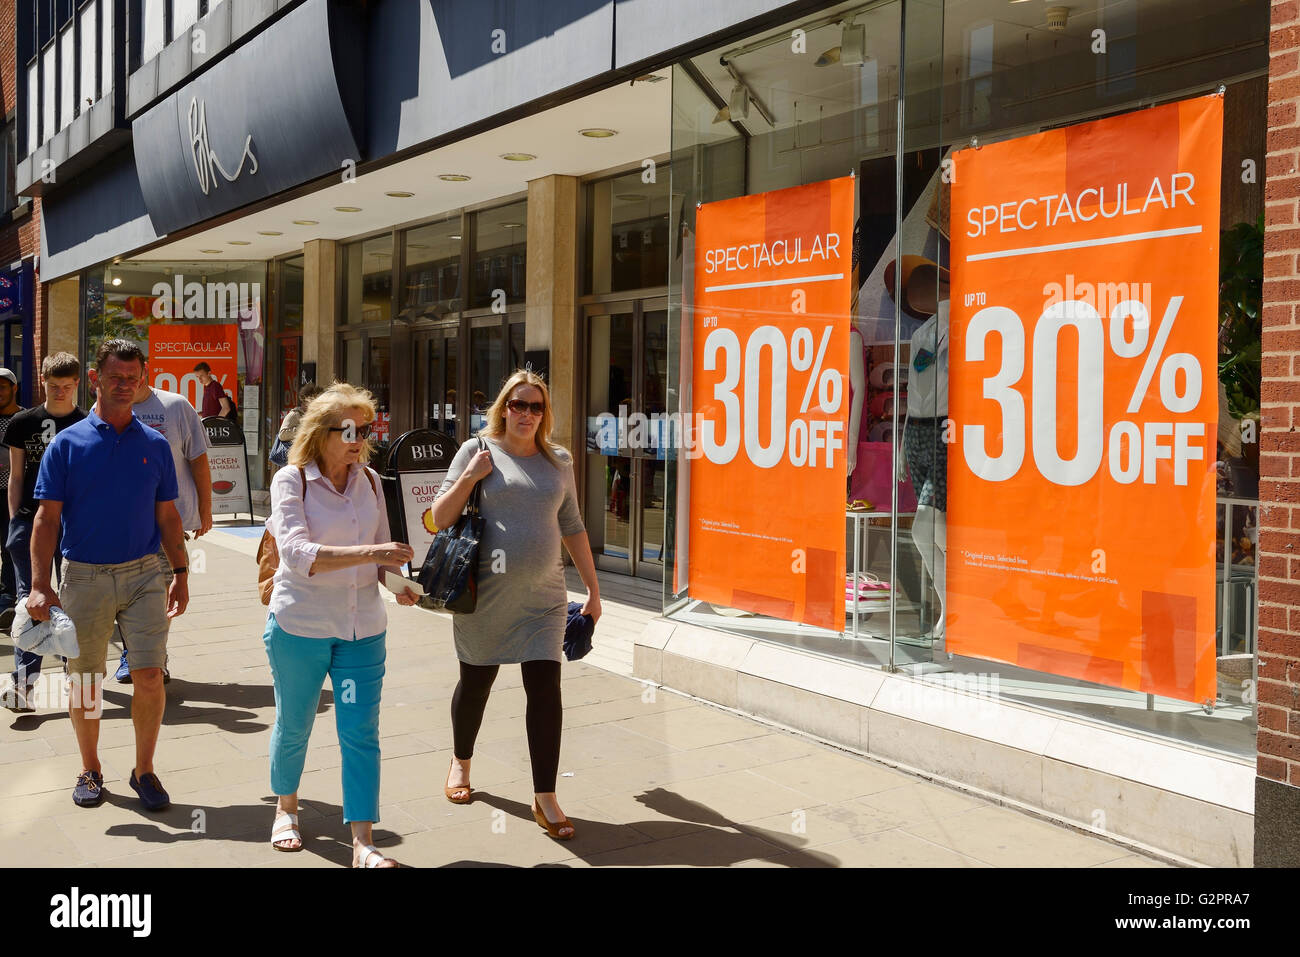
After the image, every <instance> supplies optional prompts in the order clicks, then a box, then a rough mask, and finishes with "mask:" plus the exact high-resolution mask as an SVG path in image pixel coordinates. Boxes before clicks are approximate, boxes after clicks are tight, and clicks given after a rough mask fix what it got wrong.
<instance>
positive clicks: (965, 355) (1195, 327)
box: [946, 96, 1223, 703]
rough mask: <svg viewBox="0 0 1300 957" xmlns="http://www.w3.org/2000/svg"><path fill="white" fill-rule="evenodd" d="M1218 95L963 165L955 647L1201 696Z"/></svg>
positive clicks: (956, 179)
mask: <svg viewBox="0 0 1300 957" xmlns="http://www.w3.org/2000/svg"><path fill="white" fill-rule="evenodd" d="M1222 132H1223V100H1222V99H1221V98H1220V97H1218V96H1210V97H1204V98H1198V99H1193V100H1186V101H1183V102H1180V103H1174V104H1170V105H1167V106H1161V107H1156V108H1153V109H1149V110H1142V111H1139V112H1135V113H1130V114H1127V115H1124V116H1119V117H1113V118H1109V119H1104V120H1098V121H1095V122H1092V123H1084V124H1080V125H1077V126H1072V127H1068V128H1064V129H1059V130H1052V131H1049V132H1046V133H1040V134H1037V135H1033V136H1026V137H1021V138H1019V139H1014V140H1008V141H1005V142H1002V143H995V144H989V145H985V146H981V147H980V148H978V149H963V150H960V151H958V152H957V153H955V154H954V162H953V166H952V170H951V174H952V207H951V208H952V218H951V239H952V280H953V281H952V289H951V300H950V302H951V305H950V324H951V330H950V333H951V346H950V354H951V362H952V365H951V379H950V385H949V412H950V418H951V422H950V426H951V428H949V429H948V430H947V432H948V435H949V439H950V441H951V442H952V443H953V445H952V446H951V448H950V450H949V452H948V509H949V512H948V517H947V544H948V551H947V558H948V561H947V621H946V626H947V627H946V632H947V650H948V651H949V652H952V653H956V654H960V655H971V656H975V657H981V658H988V659H993V660H996V661H1005V662H1011V663H1013V664H1016V665H1019V666H1021V667H1024V668H1030V669H1033V670H1036V671H1044V672H1049V673H1051V674H1056V675H1062V676H1066V677H1071V678H1078V679H1082V680H1085V681H1090V682H1096V683H1099V684H1103V685H1108V686H1113V687H1117V688H1127V689H1132V690H1135V691H1142V692H1148V693H1151V694H1159V695H1167V696H1169V697H1172V698H1178V699H1182V700H1188V701H1196V702H1202V703H1204V702H1212V701H1213V700H1214V699H1215V647H1214V618H1215V610H1214V577H1215V565H1214V563H1215V556H1214V542H1215V527H1214V522H1215V467H1214V463H1215V458H1216V446H1215V436H1216V434H1217V419H1218V414H1219V410H1218V388H1217V386H1218V374H1217V361H1216V359H1217V343H1216V336H1217V317H1218V245H1219V244H1218V236H1219V178H1220V175H1221V172H1220V170H1221V161H1222Z"/></svg>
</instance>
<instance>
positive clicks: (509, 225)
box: [501, 223, 524, 229]
mask: <svg viewBox="0 0 1300 957" xmlns="http://www.w3.org/2000/svg"><path fill="white" fill-rule="evenodd" d="M501 225H502V226H504V227H505V228H506V229H521V228H522V227H523V225H524V224H523V223H502V224H501Z"/></svg>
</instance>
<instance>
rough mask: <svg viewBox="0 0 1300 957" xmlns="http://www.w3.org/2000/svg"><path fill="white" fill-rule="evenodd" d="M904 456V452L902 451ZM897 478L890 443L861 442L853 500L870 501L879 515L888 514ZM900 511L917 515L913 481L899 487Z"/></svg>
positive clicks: (852, 479)
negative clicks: (892, 485)
mask: <svg viewBox="0 0 1300 957" xmlns="http://www.w3.org/2000/svg"><path fill="white" fill-rule="evenodd" d="M899 454H900V455H902V450H901V449H900V450H899ZM893 477H894V459H893V447H892V445H891V444H890V443H889V442H859V443H858V465H857V468H855V469H854V470H853V475H852V476H851V477H850V484H849V497H850V498H851V499H860V498H861V499H866V500H867V501H868V502H870V503H871V504H872V505H873V506H874V509H873V511H877V512H888V511H889V502H890V495H891V494H892V491H891V488H890V486H891V484H892V483H893ZM898 510H899V511H900V512H915V511H916V490H915V489H914V488H912V480H911V479H910V478H907V479H904V480H903V481H902V482H899V483H898Z"/></svg>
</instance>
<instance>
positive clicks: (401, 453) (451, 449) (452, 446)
mask: <svg viewBox="0 0 1300 957" xmlns="http://www.w3.org/2000/svg"><path fill="white" fill-rule="evenodd" d="M458 448H459V446H458V445H457V444H456V440H455V439H454V438H452V437H451V436H450V435H447V434H445V433H443V432H435V431H432V430H430V429H415V430H413V431H410V432H406V433H404V434H403V435H402V436H400V437H399V438H398V439H397V441H396V442H394V443H393V447H392V449H391V451H390V452H389V454H388V464H387V467H386V468H385V473H386V474H385V476H384V480H385V482H386V483H387V482H389V481H391V480H392V478H394V477H395V478H396V480H397V491H398V501H399V507H398V510H397V511H398V514H397V515H393V514H390V515H389V525H390V526H392V527H393V529H394V536H395V538H396V539H397V540H400V541H404V542H406V543H407V544H408V545H410V546H411V549H412V551H413V552H414V553H415V560H414V562H413V563H412V564H413V569H414V570H418V569H419V568H420V567H421V566H422V565H423V564H424V557H425V555H427V554H428V553H429V546H430V545H432V544H433V537H434V536H435V535H436V534H437V533H438V528H437V526H435V525H434V524H433V499H434V496H435V495H436V494H437V491H438V489H439V488H440V487H441V486H442V482H443V479H445V478H446V477H447V470H448V469H449V468H451V460H452V459H453V458H454V457H455V455H456V451H457V449H458ZM390 511H391V503H390ZM394 519H397V521H394Z"/></svg>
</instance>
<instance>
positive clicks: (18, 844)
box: [0, 532, 1164, 867]
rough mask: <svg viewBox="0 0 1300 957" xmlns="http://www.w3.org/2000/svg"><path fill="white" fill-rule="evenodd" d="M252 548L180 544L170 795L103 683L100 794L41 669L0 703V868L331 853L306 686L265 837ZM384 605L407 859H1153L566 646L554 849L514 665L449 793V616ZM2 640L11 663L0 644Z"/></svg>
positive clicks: (433, 862) (266, 861)
mask: <svg viewBox="0 0 1300 957" xmlns="http://www.w3.org/2000/svg"><path fill="white" fill-rule="evenodd" d="M255 542H256V540H255V539H252V538H247V537H244V538H238V537H235V536H234V535H232V534H229V533H226V532H216V533H214V534H213V535H212V536H210V537H209V538H205V539H204V540H202V541H201V542H200V543H197V547H195V546H192V552H193V553H194V554H193V557H192V564H194V565H201V566H202V567H203V569H204V570H203V571H202V572H196V573H195V574H194V575H192V576H191V578H192V579H193V581H192V584H191V602H190V606H189V610H188V611H187V612H186V614H185V615H183V616H182V617H181V618H179V619H177V620H176V621H175V622H174V623H173V625H172V632H171V639H170V643H169V649H170V655H171V672H172V675H173V679H172V681H171V683H170V684H168V685H167V711H166V717H165V721H164V725H163V730H162V735H161V740H160V742H159V746H158V756H157V761H156V765H157V768H158V773H159V776H160V778H161V779H162V781H163V783H164V785H165V786H166V788H167V789H168V791H169V792H170V793H171V796H172V801H173V804H172V806H171V808H170V809H169V810H167V811H165V812H163V813H161V814H150V813H149V812H146V811H144V810H143V809H142V808H141V807H140V804H139V802H138V800H137V799H136V796H135V794H134V792H132V791H131V790H130V788H129V787H128V785H127V778H128V777H129V776H130V773H131V767H132V765H133V763H134V749H133V740H134V739H133V732H132V727H131V721H130V711H129V708H130V697H131V692H130V688H129V687H128V686H125V685H120V684H118V683H117V682H115V681H114V680H113V679H112V678H111V677H110V678H109V679H108V681H107V683H106V686H105V687H106V692H105V700H106V705H105V709H104V715H103V721H104V725H103V728H102V730H101V734H100V754H101V758H102V761H103V765H104V781H105V787H106V790H107V796H106V799H105V801H104V803H103V804H102V805H101V806H100V807H98V808H95V809H89V810H88V809H82V808H78V807H76V806H75V805H73V803H72V800H71V790H72V785H73V782H74V780H75V778H76V775H77V773H78V771H80V769H81V765H80V759H79V757H78V755H77V747H76V741H75V739H74V737H73V734H72V728H71V726H70V725H69V722H68V717H67V713H66V711H65V710H62V709H61V708H59V707H58V706H57V703H56V702H55V701H54V698H53V696H52V695H50V694H49V692H50V691H52V690H53V689H55V688H56V687H57V685H58V683H59V682H58V680H57V679H54V680H47V681H45V682H44V683H43V684H42V685H41V689H42V691H43V692H45V699H46V700H44V701H42V702H41V707H40V708H39V710H38V712H37V713H36V714H30V715H14V714H12V713H10V712H8V711H0V866H4V867H14V866H82V865H86V864H90V865H95V866H101V867H157V866H164V867H322V866H323V867H335V866H342V865H347V864H348V863H349V862H350V856H351V850H350V837H349V832H348V829H347V826H346V825H344V824H343V821H342V794H341V781H340V770H339V749H338V744H337V738H336V736H335V730H334V722H333V720H332V718H331V711H332V694H331V692H330V690H329V685H328V684H327V685H326V689H325V691H324V692H323V694H322V697H321V704H320V708H319V711H318V712H317V720H316V724H315V728H314V730H313V732H312V736H311V743H310V748H309V751H308V753H307V763H306V768H305V771H304V774H303V779H302V785H301V789H300V792H299V793H300V795H301V799H302V813H301V827H302V832H303V838H304V844H305V847H304V850H303V851H302V852H300V853H280V852H277V851H275V850H274V849H273V848H272V847H271V846H270V844H269V837H270V829H271V819H272V817H273V807H274V802H275V798H274V797H273V796H272V795H271V793H270V787H269V766H268V760H267V746H268V742H269V739H270V730H271V725H272V723H273V721H274V717H275V701H274V696H273V693H272V686H271V674H270V669H269V667H268V665H267V660H266V654H265V652H264V650H263V647H262V641H261V636H262V631H263V627H264V625H265V620H266V610H265V608H264V607H263V606H262V605H261V604H259V602H258V600H257V590H256V587H255V579H256V568H255V565H254V563H253V561H252V558H251V553H252V551H253V547H254V546H255ZM200 556H201V557H200ZM388 614H389V631H388V663H387V675H386V677H385V679H384V691H383V705H382V711H381V716H380V732H381V738H382V749H383V769H382V781H381V792H380V793H381V807H380V816H381V818H382V820H381V821H380V823H378V824H376V826H375V837H376V844H377V845H378V846H379V847H380V848H383V849H385V852H386V853H388V854H391V855H392V856H394V857H396V858H397V859H398V860H400V861H401V862H402V863H403V864H406V865H408V866H417V867H438V866H447V865H462V866H463V865H481V866H482V865H520V866H537V865H560V866H572V867H584V866H591V867H600V866H638V867H640V866H656V867H720V866H755V867H841V866H845V867H871V866H895V867H896V866H904V867H1019V866H1066V867H1148V866H1164V865H1163V864H1162V863H1161V862H1159V861H1156V860H1153V859H1151V858H1148V857H1145V856H1143V855H1140V854H1136V853H1132V852H1131V851H1130V850H1128V849H1126V848H1124V847H1122V846H1119V845H1117V844H1113V843H1111V842H1109V841H1106V840H1103V839H1101V838H1098V837H1096V836H1092V835H1088V834H1084V833H1080V832H1077V831H1074V830H1071V829H1069V828H1065V827H1061V826H1057V825H1055V824H1051V823H1048V822H1046V821H1043V820H1040V819H1038V818H1035V817H1032V816H1030V815H1028V814H1025V813H1022V812H1020V811H1017V810H1014V809H1010V808H1006V807H1001V806H997V805H994V804H991V803H988V802H986V801H982V800H978V799H976V798H975V797H972V796H970V795H967V794H964V793H961V792H958V791H956V790H952V789H949V788H946V787H943V786H940V785H936V784H933V783H930V782H927V781H924V780H922V779H920V778H917V777H913V776H911V775H908V774H904V773H901V772H899V771H896V770H894V769H892V768H889V767H886V766H885V765H883V764H879V763H877V762H874V761H871V760H869V759H866V758H862V757H859V756H857V755H852V754H848V753H845V752H842V751H838V750H836V749H834V748H832V747H828V746H825V745H822V744H820V743H818V742H816V741H813V740H811V739H808V738H805V737H803V736H800V735H797V734H793V733H789V732H785V731H782V730H778V729H773V728H771V727H769V726H767V725H765V724H762V723H760V722H758V721H755V720H752V719H749V718H747V717H744V716H739V715H735V714H732V713H729V712H726V711H723V710H721V709H718V708H714V707H711V706H709V705H706V704H703V703H700V702H698V701H695V700H693V699H691V698H688V697H684V696H682V695H678V694H676V693H673V692H671V691H668V690H666V689H662V688H654V687H652V686H648V685H644V684H643V683H641V682H638V681H635V680H632V679H630V678H627V677H624V676H621V675H616V674H611V673H609V672H607V671H603V670H601V669H600V668H597V667H594V666H592V665H590V664H586V663H583V662H576V663H566V664H565V666H564V671H563V675H564V679H563V691H564V704H565V712H564V728H565V730H564V741H563V749H562V752H561V760H560V769H561V775H562V776H561V778H560V780H559V784H558V793H559V797H560V802H561V805H562V807H563V808H564V809H565V811H566V813H567V814H568V816H569V818H570V819H571V820H572V821H573V822H574V826H575V828H576V830H577V837H576V838H575V839H574V840H573V841H571V842H565V843H560V842H555V841H552V840H550V839H549V838H548V837H546V835H545V834H544V832H542V831H541V829H540V828H538V827H537V825H536V824H535V823H534V822H533V819H532V816H531V813H530V806H531V800H532V793H531V792H532V785H531V780H530V775H529V765H528V748H527V744H526V741H525V739H524V718H523V715H524V703H525V702H524V693H523V688H522V683H521V680H520V676H519V671H518V669H517V668H512V667H504V668H502V669H501V673H500V676H499V677H498V679H497V682H496V686H495V688H494V690H493V694H492V697H491V699H490V701H489V703H488V708H487V714H486V717H485V719H484V722H483V729H482V733H481V734H480V736H479V742H478V746H477V748H476V752H475V756H474V765H473V785H474V788H475V794H474V801H473V803H472V804H470V805H468V806H457V805H452V804H450V803H449V802H448V801H447V800H446V799H445V798H444V797H443V793H442V786H443V783H444V781H445V777H446V772H447V766H448V762H449V761H450V757H451V750H450V749H451V728H450V717H449V710H450V699H451V694H452V690H453V688H454V687H455V683H456V670H457V669H456V659H455V655H454V653H453V651H452V646H451V622H450V620H449V618H448V617H446V616H443V615H434V614H431V613H429V612H425V611H421V610H419V609H414V608H401V607H399V606H397V605H395V604H391V605H390V606H389V607H388ZM596 640H597V642H599V640H600V635H599V631H598V633H597V638H596ZM0 655H4V656H5V660H6V661H12V648H11V645H10V644H9V642H8V639H7V637H5V638H4V639H3V640H0Z"/></svg>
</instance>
